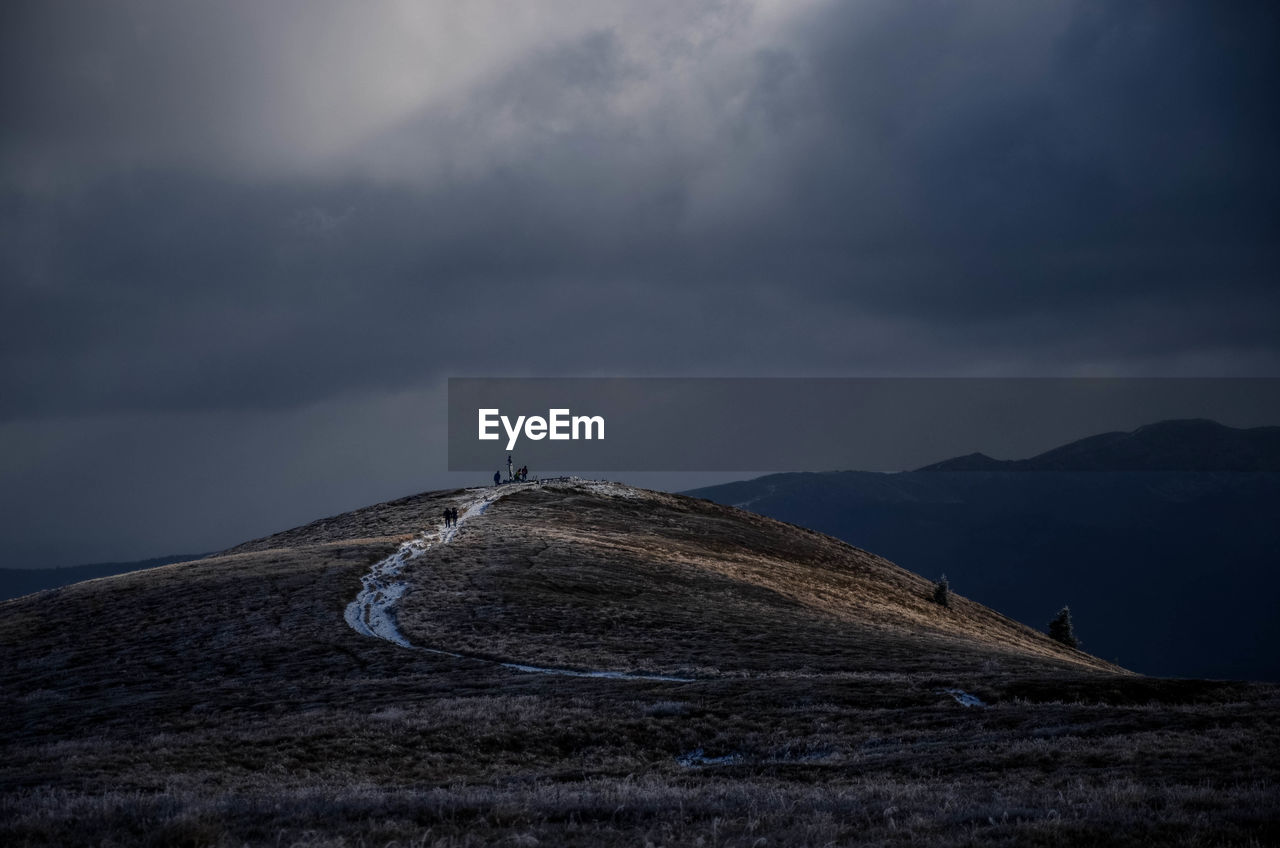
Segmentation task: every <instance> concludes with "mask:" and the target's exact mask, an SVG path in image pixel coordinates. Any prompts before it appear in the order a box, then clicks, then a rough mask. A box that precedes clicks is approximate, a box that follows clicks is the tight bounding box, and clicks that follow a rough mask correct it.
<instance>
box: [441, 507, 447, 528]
mask: <svg viewBox="0 0 1280 848" xmlns="http://www.w3.org/2000/svg"><path fill="white" fill-rule="evenodd" d="M440 517H441V518H443V519H444V526H445V527H448V526H449V510H447V509H446V510H445V511H444V512H442V513H440Z"/></svg>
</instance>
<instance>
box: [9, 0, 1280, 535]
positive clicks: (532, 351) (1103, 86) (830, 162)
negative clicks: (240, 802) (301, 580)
mask: <svg viewBox="0 0 1280 848" xmlns="http://www.w3.org/2000/svg"><path fill="white" fill-rule="evenodd" d="M0 15H3V25H2V26H0V107H2V109H3V114H4V116H5V117H4V125H3V132H2V133H0V331H2V333H3V340H2V341H0V419H2V420H3V421H6V422H10V423H12V424H13V426H14V427H17V428H19V429H21V428H23V427H26V428H27V429H26V430H22V432H23V433H26V434H27V435H26V436H24V437H23V439H21V440H15V441H12V442H10V445H11V446H13V445H18V444H19V442H21V444H24V445H29V444H34V442H32V441H31V439H32V438H34V437H32V436H31V435H30V434H31V433H32V432H35V430H38V429H39V428H40V427H41V426H42V425H41V424H40V422H41V421H49V420H52V419H53V418H59V419H62V420H64V421H74V420H77V419H80V420H83V421H84V422H86V423H85V424H84V428H85V429H84V430H83V431H82V430H74V428H72V429H69V430H67V431H66V432H67V433H68V434H70V433H72V432H73V430H74V432H76V433H78V434H79V435H75V436H72V435H67V436H66V438H67V439H68V440H69V441H71V442H74V443H75V444H77V445H81V444H84V443H85V440H86V439H90V438H91V435H90V434H91V433H92V432H93V431H94V426H95V425H94V424H93V422H94V421H96V420H98V419H99V418H101V417H103V416H117V417H118V416H121V415H125V416H141V417H142V418H141V419H139V420H140V421H145V420H153V421H160V420H161V419H160V418H154V419H148V418H147V416H159V415H166V416H173V415H177V416H182V415H185V414H187V413H189V412H192V411H203V412H214V411H218V412H226V413H228V414H236V415H240V414H244V415H254V414H257V415H262V416H268V417H269V416H273V415H287V414H289V413H290V411H298V414H299V415H304V413H305V411H306V410H315V409H320V408H326V409H327V408H329V407H326V406H324V405H325V404H336V405H337V406H336V407H334V408H335V409H336V408H338V407H342V405H343V404H346V405H347V406H346V407H342V408H347V409H357V408H358V407H359V405H360V404H364V403H372V402H374V399H379V398H380V399H382V400H385V399H386V398H387V397H392V396H396V394H397V393H399V392H420V391H424V390H425V391H432V390H436V389H438V388H439V386H440V381H441V380H442V379H443V377H445V376H449V375H485V374H502V375H512V376H516V375H525V374H600V375H608V374H619V375H623V374H627V375H643V374H668V375H672V374H703V375H717V374H746V375H751V374H807V375H822V374H828V375H839V374H885V375H893V374H980V375H1000V374H1024V375H1025V374H1079V373H1083V374H1142V375H1162V374H1168V375H1174V374H1274V373H1275V369H1276V367H1277V364H1280V351H1278V350H1277V347H1276V342H1275V339H1276V338H1280V333H1278V332H1277V330H1278V329H1280V328H1278V327H1277V321H1276V318H1275V316H1277V315H1280V292H1278V290H1277V287H1276V286H1275V280H1276V277H1277V271H1278V270H1280V256H1278V255H1277V243H1278V242H1277V225H1276V223H1275V221H1276V218H1275V215H1274V210H1275V208H1276V207H1277V200H1278V199H1280V174H1278V173H1277V165H1276V161H1275V156H1274V139H1275V138H1276V137H1277V130H1278V129H1280V121H1278V120H1277V108H1278V107H1277V104H1278V103H1280V90H1278V88H1280V82H1278V81H1280V73H1278V72H1277V71H1278V70H1280V69H1278V68H1277V67H1276V65H1277V59H1276V55H1277V54H1276V52H1275V51H1274V44H1275V43H1276V36H1277V35H1278V34H1280V27H1278V26H1277V11H1276V8H1275V6H1274V4H1266V3H1232V4H1193V3H1150V4H1142V3H1133V4H1091V3H1078V4H1077V3H1062V4H1026V3H1012V2H1009V3H964V4H960V3H924V2H900V0H899V1H898V2H877V3H856V4H823V3H818V4H794V3H787V4H772V5H770V4H758V5H751V4H745V3H732V2H730V3H721V4H699V5H698V6H697V7H696V8H694V7H690V6H689V4H684V3H670V4H667V3H642V4H625V3H623V4H585V5H576V4H573V3H566V4H563V5H561V4H551V3H546V4H538V5H536V6H534V5H526V6H522V7H520V8H512V7H511V6H510V4H486V3H474V4H444V5H441V6H438V7H427V6H422V5H417V4H395V3H389V2H388V3H367V4H363V3H362V4H349V3H336V2H321V3H288V2H284V3H273V4H262V3H256V2H252V3H250V2H244V3H240V2H230V3H181V4H177V3H169V2H150V1H149V0H130V2H125V1H124V0H121V2H116V3H109V4H79V3H57V2H43V3H8V4H5V7H4V9H3V11H2V12H0ZM378 402H381V401H378ZM335 414H336V413H335ZM357 418H358V416H354V417H353V419H352V420H355V419H357ZM102 420H104V421H105V420H106V419H105V418H103V419H102ZM112 420H116V419H114V418H113V419H112ZM237 420H239V419H237ZM262 420H263V421H265V420H266V418H263V419H262ZM299 420H302V419H299ZM306 420H312V419H306ZM344 420H346V419H344ZM68 426H70V425H68ZM103 426H104V427H106V426H107V425H105V424H104V425H103ZM111 426H114V425H111ZM139 426H141V425H139ZM262 426H264V427H265V426H267V425H266V424H263V425H262ZM356 426H357V425H355V424H352V425H351V427H352V428H355V427H356ZM55 429H56V428H55ZM384 429H385V428H384ZM234 430H235V433H238V434H239V435H235V436H231V435H228V436H227V437H226V438H229V439H239V440H241V441H243V440H248V439H250V438H251V437H250V436H249V435H246V434H249V433H251V432H253V426H252V425H251V424H249V423H245V421H240V423H239V424H237V427H236V428H234ZM50 432H54V431H53V430H50ZM58 432H62V431H61V430H58ZM352 432H354V429H353V430H352ZM213 437H214V436H212V435H210V438H213ZM334 438H338V437H337V436H335V437H334ZM157 439H160V436H157ZM37 441H38V440H37ZM184 444H185V443H184ZM19 449H20V448H18V447H11V450H14V451H17V450H19ZM21 449H23V450H25V448H21ZM222 449H225V450H226V451H227V452H229V453H231V454H234V452H235V451H234V449H233V448H231V447H228V446H226V445H224V446H222V447H221V448H220V450H222ZM71 453H74V452H69V453H68V454H67V455H68V456H69V455H71ZM255 455H257V454H255ZM264 455H270V452H269V451H268V452H266V454H264ZM137 456H139V457H142V458H141V459H139V460H138V461H139V462H143V461H145V456H144V455H143V454H137ZM440 459H441V465H440V467H443V457H442V456H441V458H440ZM157 461H158V460H157ZM70 467H71V466H68V468H70ZM32 473H38V472H32ZM67 473H68V474H70V473H71V472H70V471H68V472H67ZM250 473H251V471H250V470H249V466H246V467H245V470H244V474H245V475H249V474H250ZM110 476H111V475H110V474H108V473H106V472H104V473H103V475H102V477H103V479H109V478H110ZM60 479H61V478H60ZM388 479H390V478H388ZM193 485H195V483H194V482H193ZM334 485H337V484H334ZM242 486H243V481H240V482H238V483H234V484H233V483H231V482H228V483H227V484H226V487H225V492H226V493H227V494H228V495H229V493H230V492H234V491H237V490H238V487H242ZM291 496H292V495H291ZM15 497H16V495H15ZM263 497H264V498H265V499H266V500H268V501H269V500H270V497H268V496H267V495H263ZM281 497H283V495H281ZM227 541H228V542H231V541H235V538H234V537H232V538H229V539H228V540H227ZM155 552H156V551H155V550H147V551H143V553H155Z"/></svg>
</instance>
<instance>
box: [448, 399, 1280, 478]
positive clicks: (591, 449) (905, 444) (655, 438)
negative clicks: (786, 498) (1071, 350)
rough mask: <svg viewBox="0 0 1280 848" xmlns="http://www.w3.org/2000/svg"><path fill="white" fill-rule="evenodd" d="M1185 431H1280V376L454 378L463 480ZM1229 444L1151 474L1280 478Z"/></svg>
mask: <svg viewBox="0 0 1280 848" xmlns="http://www.w3.org/2000/svg"><path fill="white" fill-rule="evenodd" d="M1170 419H1209V420H1212V421H1216V422H1218V423H1220V424H1223V425H1226V426H1228V427H1233V428H1253V427H1259V426H1264V425H1274V424H1277V423H1280V379H1275V378H1185V379H1184V378H1150V379H1118V378H1060V379H1059V378H1049V379H1037V378H1028V379H1021V378H1019V379H987V378H972V379H969V378H879V379H878V378H630V377H627V378H622V377H619V378H454V379H450V380H449V422H448V427H449V470H450V471H481V472H487V473H492V472H494V471H495V470H497V471H500V472H501V475H502V476H503V477H505V476H506V473H507V457H508V455H510V456H511V457H512V465H513V466H514V467H517V468H518V467H521V466H526V465H527V466H528V467H529V468H530V469H535V470H536V471H537V472H539V473H547V472H550V471H552V470H560V471H563V470H585V469H590V470H593V471H605V472H608V471H829V470H837V469H851V470H865V471H901V470H910V469H915V468H919V467H921V466H925V465H928V464H930V463H935V462H939V461H941V460H946V459H949V458H952V457H958V456H963V455H966V454H971V453H974V452H982V453H984V454H986V455H988V456H992V457H996V458H998V459H1020V458H1023V457H1029V456H1032V455H1035V454H1037V453H1040V452H1042V451H1046V450H1049V449H1051V448H1055V447H1058V446H1059V445H1062V444H1065V443H1067V442H1070V441H1073V440H1076V439H1081V438H1084V437H1088V436H1094V435H1097V434H1100V433H1106V432H1113V431H1132V430H1134V429H1136V428H1139V427H1142V426H1144V425H1148V424H1153V423H1156V422H1161V421H1167V420H1170ZM1277 432H1280V431H1277ZM1219 435H1221V432H1219ZM1226 435H1227V437H1230V438H1228V439H1227V441H1228V442H1230V441H1231V438H1235V437H1234V436H1232V434H1230V433H1227V434H1226ZM1254 435H1255V436H1257V435H1259V434H1254ZM1261 435H1262V436H1267V434H1266V433H1262V434H1261ZM482 436H486V437H487V438H482ZM1267 437H1268V438H1270V436H1267ZM1250 438H1253V437H1250ZM1272 441H1273V442H1274V439H1272ZM1218 442H1221V439H1219V440H1218ZM1218 442H1214V443H1213V444H1215V445H1218ZM1223 445H1225V446H1223ZM1223 445H1219V446H1218V447H1215V448H1214V449H1213V450H1208V451H1204V450H1201V451H1195V450H1194V449H1192V451H1191V454H1188V453H1187V451H1185V450H1184V451H1181V452H1179V451H1178V450H1170V451H1168V452H1167V453H1166V454H1165V456H1166V458H1165V459H1164V460H1162V459H1161V457H1160V456H1159V455H1153V456H1150V457H1148V466H1150V467H1145V466H1144V468H1143V469H1142V470H1276V469H1272V468H1261V467H1257V468H1255V466H1256V465H1257V460H1256V457H1255V458H1253V459H1249V458H1245V459H1242V458H1241V454H1240V452H1239V451H1238V450H1236V451H1234V453H1233V450H1232V449H1231V448H1230V445H1226V443H1223ZM1264 453H1265V451H1264ZM1197 454H1199V455H1200V458H1199V459H1192V460H1190V461H1189V460H1188V459H1187V457H1188V455H1191V456H1195V455H1197ZM1162 463H1163V464H1162ZM1251 463H1252V464H1251ZM1264 464H1265V463H1264ZM1165 466H1168V467H1165ZM1010 470H1017V469H1010ZM1094 470H1107V469H1105V468H1100V469H1094ZM1114 470H1133V469H1130V468H1119V467H1118V468H1116V469H1114Z"/></svg>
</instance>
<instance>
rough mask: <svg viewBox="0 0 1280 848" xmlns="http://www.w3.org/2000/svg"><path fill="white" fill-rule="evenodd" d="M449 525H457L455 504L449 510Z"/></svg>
mask: <svg viewBox="0 0 1280 848" xmlns="http://www.w3.org/2000/svg"><path fill="white" fill-rule="evenodd" d="M449 526H450V527H457V526H458V508H457V507H456V506H455V507H453V508H452V509H450V510H449Z"/></svg>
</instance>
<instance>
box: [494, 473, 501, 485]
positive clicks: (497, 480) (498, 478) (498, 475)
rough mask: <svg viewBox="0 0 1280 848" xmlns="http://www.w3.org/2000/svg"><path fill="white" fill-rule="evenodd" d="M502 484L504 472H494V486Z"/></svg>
mask: <svg viewBox="0 0 1280 848" xmlns="http://www.w3.org/2000/svg"><path fill="white" fill-rule="evenodd" d="M501 482H502V472H501V471H495V472H493V485H495V486H496V485H498V484H499V483H501Z"/></svg>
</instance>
